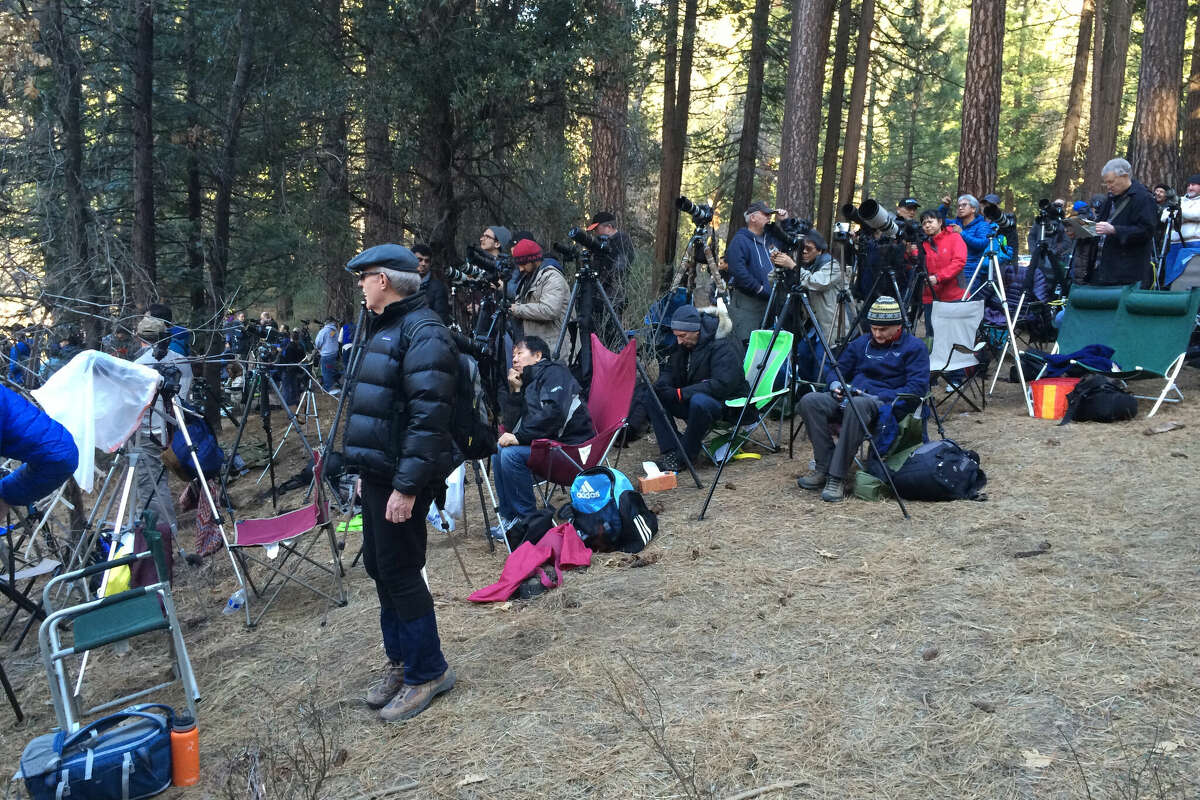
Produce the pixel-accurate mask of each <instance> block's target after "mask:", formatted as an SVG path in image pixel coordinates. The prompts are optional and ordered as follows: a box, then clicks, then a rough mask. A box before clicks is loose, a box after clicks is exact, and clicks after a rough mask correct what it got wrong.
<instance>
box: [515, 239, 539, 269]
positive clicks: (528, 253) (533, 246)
mask: <svg viewBox="0 0 1200 800" xmlns="http://www.w3.org/2000/svg"><path fill="white" fill-rule="evenodd" d="M512 257H513V261H515V262H517V263H518V264H528V263H529V262H531V261H541V260H542V248H541V247H539V246H538V243H537V242H535V241H534V240H533V239H522V240H521V241H519V242H517V243H516V244H514V245H513V249H512Z"/></svg>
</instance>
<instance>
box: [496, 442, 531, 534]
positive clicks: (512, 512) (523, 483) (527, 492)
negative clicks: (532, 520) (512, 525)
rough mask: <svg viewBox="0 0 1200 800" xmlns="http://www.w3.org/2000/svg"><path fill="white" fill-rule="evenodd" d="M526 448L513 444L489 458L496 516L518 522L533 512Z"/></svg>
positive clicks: (502, 448) (527, 449) (527, 450)
mask: <svg viewBox="0 0 1200 800" xmlns="http://www.w3.org/2000/svg"><path fill="white" fill-rule="evenodd" d="M528 461H529V447H527V446H525V445H519V444H514V445H512V446H511V447H501V448H500V450H499V451H498V452H497V453H496V455H494V456H492V480H493V481H494V482H495V484H496V499H497V500H498V501H499V503H500V516H502V517H504V518H505V519H506V520H514V519H520V518H521V517H523V516H525V515H526V514H530V513H533V512H534V511H536V510H537V500H535V499H534V497H533V473H532V472H530V471H529V465H528V464H527V463H526V462H528Z"/></svg>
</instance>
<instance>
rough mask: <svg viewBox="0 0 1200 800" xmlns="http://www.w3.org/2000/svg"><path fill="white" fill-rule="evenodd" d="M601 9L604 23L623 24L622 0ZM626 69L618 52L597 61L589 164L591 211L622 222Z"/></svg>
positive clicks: (607, 2)
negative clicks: (609, 215)
mask: <svg viewBox="0 0 1200 800" xmlns="http://www.w3.org/2000/svg"><path fill="white" fill-rule="evenodd" d="M602 6H603V7H604V9H605V15H604V16H605V19H606V20H607V24H610V25H619V26H624V25H625V24H626V22H625V16H626V10H625V7H624V4H623V3H622V2H621V0H604V2H603V3H602ZM625 70H626V66H625V64H624V63H622V57H621V53H612V54H606V55H605V56H603V57H601V58H598V59H597V60H596V84H597V95H596V110H595V115H594V116H593V117H592V149H591V153H590V154H589V162H588V163H589V166H590V168H591V175H592V186H591V202H592V210H593V211H611V212H613V213H614V214H615V215H616V216H617V219H618V221H621V222H623V218H624V215H625V126H626V123H625V120H626V117H627V107H628V105H629V82H628V79H627V78H626V71H625ZM681 163H682V160H681Z"/></svg>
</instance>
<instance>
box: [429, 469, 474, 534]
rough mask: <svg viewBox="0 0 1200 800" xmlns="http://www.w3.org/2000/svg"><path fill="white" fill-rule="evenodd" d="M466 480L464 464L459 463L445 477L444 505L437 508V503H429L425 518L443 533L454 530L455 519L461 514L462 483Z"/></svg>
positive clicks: (460, 516) (459, 517)
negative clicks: (456, 467)
mask: <svg viewBox="0 0 1200 800" xmlns="http://www.w3.org/2000/svg"><path fill="white" fill-rule="evenodd" d="M465 481H466V464H459V465H458V469H456V470H454V471H453V472H451V473H450V475H449V476H448V477H447V478H446V506H445V508H441V509H439V508H438V506H437V503H430V505H429V513H428V514H427V515H426V516H425V519H426V520H428V521H429V523H430V524H431V525H433V527H435V528H437V529H438V530H439V531H441V532H443V533H447V532H449V531H452V530H454V527H455V525H454V523H455V520H460V519H462V515H463V483H465Z"/></svg>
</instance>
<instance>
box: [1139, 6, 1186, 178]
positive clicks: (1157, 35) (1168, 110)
mask: <svg viewBox="0 0 1200 800" xmlns="http://www.w3.org/2000/svg"><path fill="white" fill-rule="evenodd" d="M1186 27H1187V0H1146V22H1145V32H1144V33H1143V35H1142V65H1141V69H1140V74H1139V76H1138V95H1137V111H1136V112H1135V115H1134V122H1133V160H1132V161H1133V175H1134V178H1135V179H1137V180H1140V181H1141V182H1142V183H1145V184H1147V185H1153V184H1155V183H1158V182H1159V181H1162V182H1164V183H1167V184H1168V185H1172V184H1174V183H1176V182H1177V181H1178V178H1179V150H1178V148H1179V101H1180V96H1179V94H1180V91H1181V86H1180V81H1181V76H1182V75H1183V37H1184V29H1185V28H1186Z"/></svg>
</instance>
